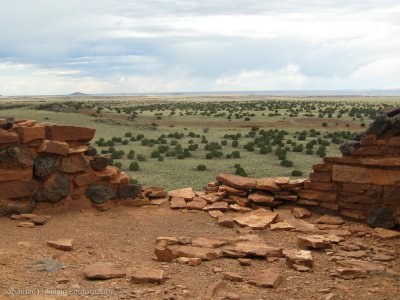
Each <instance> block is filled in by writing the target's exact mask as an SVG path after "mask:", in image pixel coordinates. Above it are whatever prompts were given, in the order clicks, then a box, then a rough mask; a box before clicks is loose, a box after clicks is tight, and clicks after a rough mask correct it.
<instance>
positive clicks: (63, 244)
mask: <svg viewBox="0 0 400 300" xmlns="http://www.w3.org/2000/svg"><path fill="white" fill-rule="evenodd" d="M72 242H73V240H72V239H60V240H56V241H47V245H48V246H50V247H52V248H55V249H60V250H65V251H71V250H72Z"/></svg>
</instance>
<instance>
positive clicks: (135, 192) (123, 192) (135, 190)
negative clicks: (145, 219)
mask: <svg viewBox="0 0 400 300" xmlns="http://www.w3.org/2000/svg"><path fill="white" fill-rule="evenodd" d="M141 190H142V187H141V186H140V185H139V184H132V185H126V186H121V187H120V188H119V190H118V196H119V197H121V198H136V197H137V196H139V194H140V192H141Z"/></svg>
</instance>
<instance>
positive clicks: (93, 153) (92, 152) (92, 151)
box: [84, 147, 97, 157]
mask: <svg viewBox="0 0 400 300" xmlns="http://www.w3.org/2000/svg"><path fill="white" fill-rule="evenodd" d="M84 153H85V155H86V156H91V157H94V156H96V154H97V149H96V148H95V147H89V148H88V149H87V150H85V152H84Z"/></svg>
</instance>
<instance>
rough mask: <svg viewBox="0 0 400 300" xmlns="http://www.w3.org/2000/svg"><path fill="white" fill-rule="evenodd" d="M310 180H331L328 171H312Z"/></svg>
mask: <svg viewBox="0 0 400 300" xmlns="http://www.w3.org/2000/svg"><path fill="white" fill-rule="evenodd" d="M310 180H311V181H321V182H331V181H332V175H331V173H330V172H314V173H311V174H310Z"/></svg>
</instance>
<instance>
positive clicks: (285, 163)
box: [281, 159, 293, 168]
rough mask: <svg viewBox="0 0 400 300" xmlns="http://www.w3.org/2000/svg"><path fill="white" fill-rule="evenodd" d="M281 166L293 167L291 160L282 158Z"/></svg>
mask: <svg viewBox="0 0 400 300" xmlns="http://www.w3.org/2000/svg"><path fill="white" fill-rule="evenodd" d="M281 166H282V167H287V168H291V167H293V162H292V161H291V160H287V159H284V160H282V161H281Z"/></svg>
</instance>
